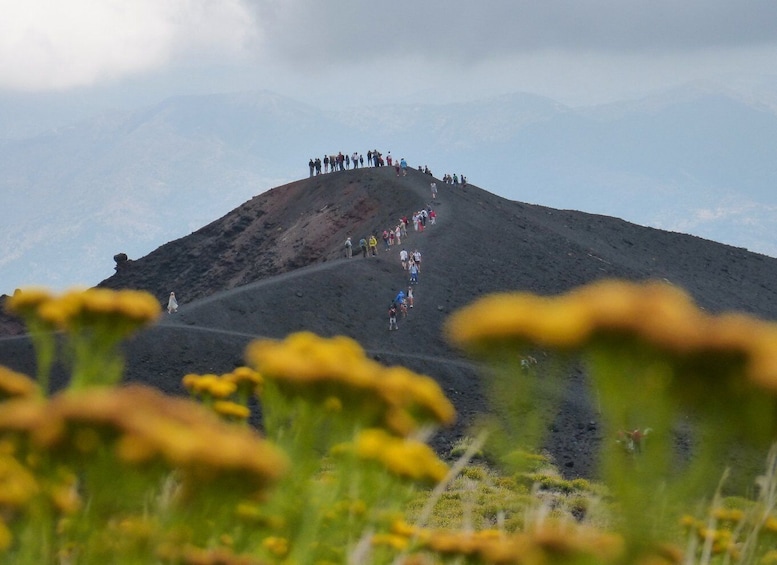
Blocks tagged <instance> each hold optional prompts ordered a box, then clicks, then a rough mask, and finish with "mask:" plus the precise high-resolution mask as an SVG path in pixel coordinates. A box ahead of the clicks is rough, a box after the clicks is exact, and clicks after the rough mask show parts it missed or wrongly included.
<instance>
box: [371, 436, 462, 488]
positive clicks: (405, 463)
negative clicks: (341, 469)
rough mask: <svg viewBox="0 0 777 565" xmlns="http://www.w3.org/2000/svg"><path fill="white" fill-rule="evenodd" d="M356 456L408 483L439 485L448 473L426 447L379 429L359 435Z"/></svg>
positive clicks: (444, 466)
mask: <svg viewBox="0 0 777 565" xmlns="http://www.w3.org/2000/svg"><path fill="white" fill-rule="evenodd" d="M356 453H357V455H358V456H359V457H360V458H362V459H366V460H373V461H377V462H379V463H381V464H382V465H384V466H385V467H386V469H387V470H388V471H389V472H390V473H392V474H395V475H397V476H400V477H404V478H408V479H411V480H416V481H431V482H440V481H442V480H443V479H444V478H445V477H446V476H447V474H448V467H447V465H445V463H443V462H442V461H440V460H439V459H438V458H437V455H436V454H435V453H434V451H433V450H432V449H431V448H430V447H429V446H428V445H426V444H424V443H421V442H419V441H415V440H409V439H403V438H397V437H395V436H392V435H390V434H388V433H387V432H386V431H385V430H381V429H368V430H363V431H362V432H360V433H359V436H358V438H357V440H356Z"/></svg>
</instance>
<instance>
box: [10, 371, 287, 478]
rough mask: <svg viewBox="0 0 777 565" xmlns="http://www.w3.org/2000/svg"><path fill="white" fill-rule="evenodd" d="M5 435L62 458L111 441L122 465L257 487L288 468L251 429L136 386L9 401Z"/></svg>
mask: <svg viewBox="0 0 777 565" xmlns="http://www.w3.org/2000/svg"><path fill="white" fill-rule="evenodd" d="M4 432H6V433H7V432H11V433H17V434H26V435H27V436H28V437H29V438H30V439H31V440H32V444H33V445H34V446H37V447H39V448H40V449H46V450H52V451H50V452H56V453H58V454H59V453H61V454H62V455H64V456H65V457H68V456H72V454H74V453H78V452H79V451H83V450H84V449H87V450H89V449H92V447H93V446H94V444H95V442H96V441H100V439H99V438H100V437H104V438H115V440H113V441H114V443H113V448H114V450H115V453H116V455H117V457H118V458H119V459H120V460H123V461H124V462H126V463H130V464H142V463H146V462H148V461H150V460H160V461H164V462H165V463H166V464H167V465H168V466H169V467H171V468H177V469H181V470H184V471H190V473H189V474H187V477H188V478H189V479H190V480H200V479H204V480H211V479H215V478H217V477H219V476H222V475H231V476H236V475H238V476H240V477H241V478H242V479H244V482H245V483H246V486H247V487H248V488H254V489H257V488H258V489H261V488H264V487H265V486H266V485H268V484H269V483H271V482H273V481H275V480H276V479H277V478H278V477H280V476H281V474H283V473H284V472H285V469H286V467H287V461H286V458H285V457H284V456H283V455H282V454H281V453H280V451H279V450H278V449H277V448H275V447H274V446H272V445H271V444H269V443H268V442H266V441H265V440H263V439H262V438H261V437H259V435H258V434H257V433H256V432H254V431H252V430H250V429H249V428H247V427H235V426H232V425H228V424H226V423H224V422H221V421H220V420H219V419H218V418H217V417H216V416H215V415H214V414H212V413H211V412H209V411H208V410H207V409H206V408H204V407H202V406H201V405H199V404H197V403H196V402H192V401H189V400H185V399H181V398H173V397H168V396H166V395H164V394H162V393H160V392H159V391H156V390H154V389H151V388H148V387H143V386H139V385H130V386H127V387H124V388H116V389H103V388H95V389H93V390H85V391H81V392H79V393H78V394H73V393H67V392H66V393H61V394H59V395H57V396H55V397H53V398H52V399H51V400H50V401H48V402H41V401H39V400H34V401H33V400H26V399H21V400H12V401H9V402H7V403H6V404H5V405H4V409H3V410H2V411H0V433H4ZM109 445H110V444H109ZM68 454H71V455H68ZM81 459H83V457H80V459H79V460H81Z"/></svg>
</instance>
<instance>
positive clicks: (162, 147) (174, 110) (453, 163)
mask: <svg viewBox="0 0 777 565" xmlns="http://www.w3.org/2000/svg"><path fill="white" fill-rule="evenodd" d="M776 93H777V89H774V90H768V91H764V92H761V93H760V95H759V97H758V98H757V99H756V98H744V97H742V96H741V95H736V94H733V93H731V92H727V91H724V90H721V89H709V88H687V89H682V90H677V91H673V92H668V93H665V94H662V95H660V96H655V97H652V98H649V99H645V100H641V101H637V102H629V103H620V104H612V105H607V106H598V107H594V108H584V109H580V108H575V109H573V108H569V107H565V106H563V105H561V104H559V103H557V102H555V101H553V100H550V99H547V98H542V97H538V96H534V95H528V94H514V95H509V96H503V97H499V98H494V99H489V100H483V101H479V102H471V103H462V104H445V105H438V106H424V105H397V106H382V107H364V108H355V109H345V108H315V107H312V106H309V105H305V104H301V103H299V102H296V101H294V100H291V99H288V98H284V97H282V96H279V95H276V94H273V93H270V92H244V93H230V94H214V95H208V96H182V97H176V98H170V99H167V100H164V101H163V102H161V103H159V104H156V105H153V106H149V107H147V108H144V109H142V110H138V111H134V112H130V113H119V112H115V113H103V114H101V115H100V116H97V117H93V118H89V119H87V120H82V121H78V122H76V123H70V124H68V125H64V126H61V127H57V128H55V129H49V130H47V131H46V132H44V133H35V134H34V135H33V134H30V135H26V134H20V133H19V132H24V131H32V128H31V127H27V128H26V129H25V127H22V125H18V124H17V125H16V126H14V122H13V120H12V117H11V116H10V114H9V112H3V111H2V109H1V108H0V122H2V125H3V126H5V131H7V132H9V134H8V135H6V136H5V139H0V209H2V210H3V214H4V217H5V228H4V230H3V232H2V235H1V236H0V293H10V292H12V291H13V289H14V288H16V287H19V286H26V285H31V284H38V285H46V286H51V287H54V288H64V287H66V286H70V285H73V284H81V285H94V284H96V283H97V282H99V281H100V280H102V279H104V278H106V277H107V276H109V275H110V274H111V273H112V272H113V267H114V263H113V260H112V257H113V255H114V254H116V253H119V252H124V253H127V254H128V255H129V256H130V258H136V257H140V256H143V255H145V254H147V253H149V252H150V251H152V250H153V249H155V248H157V247H158V246H160V245H162V244H164V243H166V242H168V241H171V240H175V239H177V238H180V237H183V236H185V235H187V234H189V233H191V232H192V231H194V230H195V229H197V228H199V227H201V226H202V225H204V224H206V223H208V222H210V221H211V220H212V219H213V218H214V217H218V216H220V215H222V214H226V213H227V212H228V211H229V210H232V209H233V208H235V207H236V206H238V205H239V204H241V203H243V202H245V201H247V200H248V199H250V198H251V197H253V196H254V195H256V194H259V193H262V192H264V191H266V190H268V189H269V188H271V187H274V186H277V185H280V184H283V183H285V182H289V181H291V180H294V179H298V178H300V177H303V176H307V174H308V167H307V163H308V159H309V158H311V157H316V156H319V157H323V156H324V154H327V153H337V152H338V151H342V152H343V153H348V154H350V153H353V152H354V151H358V152H361V153H362V154H364V156H365V159H366V153H367V151H368V150H369V149H374V148H377V149H379V150H381V151H382V152H383V153H384V154H386V153H388V152H389V151H390V152H391V153H392V155H393V156H395V157H405V158H406V159H407V160H408V161H409V163H410V164H411V165H412V166H413V167H416V166H426V165H428V166H429V167H430V168H431V170H432V171H433V173H434V175H435V176H436V177H442V175H443V174H444V173H451V174H452V173H457V174H459V175H460V174H464V175H466V176H467V177H468V178H469V179H470V180H471V181H472V182H475V183H476V184H478V185H479V186H482V187H486V188H487V189H489V190H491V191H493V192H494V193H496V194H499V195H501V196H504V197H506V198H508V199H512V200H517V201H522V202H529V203H537V204H542V205H546V206H551V207H554V208H560V209H573V210H582V211H588V212H594V213H598V214H604V215H610V216H615V217H619V218H623V219H626V220H628V221H631V222H635V223H638V224H642V225H647V226H653V227H658V228H661V229H664V230H669V231H680V232H684V233H691V234H695V235H698V236H701V237H704V238H707V239H712V240H715V241H719V242H723V243H727V244H730V245H734V246H738V247H744V248H747V249H750V250H752V251H756V252H760V253H764V254H768V255H771V256H777V233H776V232H775V230H774V229H773V226H774V225H775V220H777V194H776V193H775V191H774V190H773V187H775V186H777V159H775V148H777V111H776V110H775V108H777V104H774V100H777V94H776ZM0 103H2V100H0ZM40 104H41V106H42V105H43V102H40ZM34 106H35V104H33V103H32V102H31V103H30V104H29V105H28V107H27V110H28V111H34ZM81 111H83V109H81ZM484 229H487V226H484Z"/></svg>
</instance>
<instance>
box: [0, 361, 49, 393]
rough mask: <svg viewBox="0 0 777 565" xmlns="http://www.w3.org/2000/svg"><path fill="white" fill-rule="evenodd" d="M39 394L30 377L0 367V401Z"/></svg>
mask: <svg viewBox="0 0 777 565" xmlns="http://www.w3.org/2000/svg"><path fill="white" fill-rule="evenodd" d="M39 393H40V389H39V388H38V385H37V384H35V381H33V380H32V379H31V378H30V377H28V376H27V375H25V374H23V373H17V372H16V371H14V370H12V369H9V368H8V367H4V366H2V365H0V401H2V400H6V399H8V398H16V397H22V396H35V395H37V394H39Z"/></svg>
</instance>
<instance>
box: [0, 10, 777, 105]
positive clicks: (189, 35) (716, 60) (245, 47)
mask: <svg viewBox="0 0 777 565" xmlns="http://www.w3.org/2000/svg"><path fill="white" fill-rule="evenodd" d="M0 8H1V10H0V14H2V17H1V18H0V94H8V93H22V92H61V93H65V94H67V93H70V94H72V93H74V92H76V93H83V94H89V93H105V94H106V96H108V95H109V94H110V95H111V96H113V97H114V99H115V97H116V95H117V93H121V99H122V100H123V101H124V102H126V103H132V102H131V101H132V100H137V101H139V102H138V103H142V104H145V103H151V102H155V101H157V100H158V99H161V98H164V97H166V96H169V95H175V94H186V93H203V92H223V91H231V90H247V89H268V90H272V91H275V92H279V93H281V94H285V95H288V96H292V97H295V98H298V99H300V100H304V101H307V102H311V103H317V104H319V105H322V106H327V105H332V104H343V105H353V104H358V103H385V102H388V101H392V100H393V101H398V102H407V101H414V102H417V101H430V102H432V101H449V100H461V99H474V98H484V97H489V96H493V95H498V94H502V93H506V92H516V91H524V92H533V93H538V94H542V95H547V96H550V97H552V98H555V99H556V100H559V101H561V102H564V103H568V104H573V105H576V104H588V103H597V102H603V101H610V100H614V99H618V98H621V97H637V96H640V95H643V94H645V93H649V92H651V91H653V90H655V89H661V88H665V87H668V86H672V85H676V84H680V83H683V82H688V81H691V80H701V79H710V78H712V79H715V80H726V78H725V77H726V76H727V75H729V74H730V73H738V74H739V73H746V74H750V73H753V74H769V75H777V0H746V1H745V2H734V1H733V0H480V1H466V2H465V1H461V0H395V1H393V2H373V1H370V0H0Z"/></svg>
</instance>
